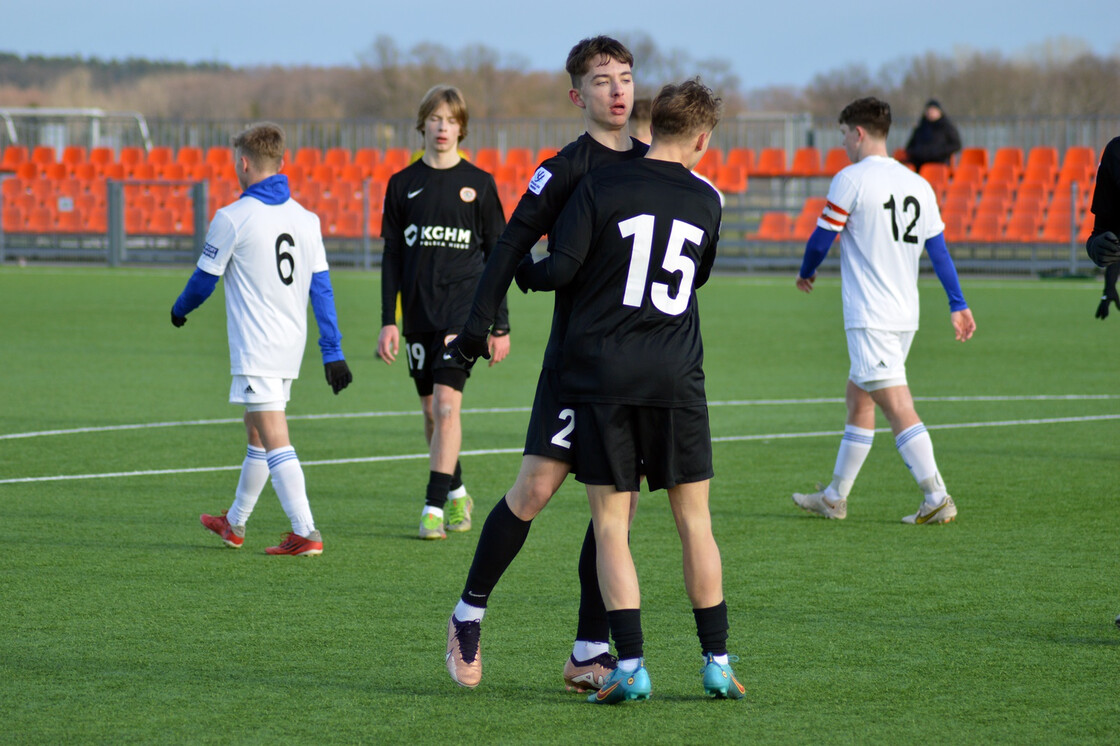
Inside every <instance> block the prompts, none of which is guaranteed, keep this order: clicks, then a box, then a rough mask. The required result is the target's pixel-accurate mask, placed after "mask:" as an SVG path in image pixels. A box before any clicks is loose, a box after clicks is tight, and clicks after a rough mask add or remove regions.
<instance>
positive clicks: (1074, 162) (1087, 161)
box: [1062, 145, 1097, 170]
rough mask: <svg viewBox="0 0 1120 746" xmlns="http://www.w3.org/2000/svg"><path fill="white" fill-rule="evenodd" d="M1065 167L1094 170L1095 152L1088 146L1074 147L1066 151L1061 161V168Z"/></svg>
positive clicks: (1095, 166)
mask: <svg viewBox="0 0 1120 746" xmlns="http://www.w3.org/2000/svg"><path fill="white" fill-rule="evenodd" d="M1066 166H1089V167H1090V168H1092V169H1093V170H1096V168H1097V156H1096V151H1094V150H1093V149H1092V148H1091V147H1089V146H1088V145H1074V146H1073V147H1071V148H1069V149H1068V150H1066V155H1065V157H1064V158H1063V159H1062V168H1065V167H1066Z"/></svg>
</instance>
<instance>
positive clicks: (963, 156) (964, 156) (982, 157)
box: [957, 148, 988, 174]
mask: <svg viewBox="0 0 1120 746" xmlns="http://www.w3.org/2000/svg"><path fill="white" fill-rule="evenodd" d="M969 165H975V166H979V168H980V173H982V174H983V173H987V171H988V150H987V148H963V149H962V150H961V153H960V156H958V158H957V167H958V168H960V167H961V166H969Z"/></svg>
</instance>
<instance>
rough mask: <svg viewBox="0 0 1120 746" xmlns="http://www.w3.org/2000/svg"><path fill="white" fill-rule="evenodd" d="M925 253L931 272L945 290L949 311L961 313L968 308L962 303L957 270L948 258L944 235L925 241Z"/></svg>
mask: <svg viewBox="0 0 1120 746" xmlns="http://www.w3.org/2000/svg"><path fill="white" fill-rule="evenodd" d="M926 252H927V253H928V254H929V260H930V261H931V262H933V271H934V272H936V273H937V279H939V280H941V287H943V288H945V295H947V296H949V310H950V311H963V310H964V309H966V308H968V304H967V303H965V302H964V293H962V292H961V283H960V280H958V279H957V268H956V266H955V265H954V264H953V257H951V256H949V247H948V246H946V245H945V234H944V233H938V234H937V235H936V236H934V237H933V238H930V239H927V240H926Z"/></svg>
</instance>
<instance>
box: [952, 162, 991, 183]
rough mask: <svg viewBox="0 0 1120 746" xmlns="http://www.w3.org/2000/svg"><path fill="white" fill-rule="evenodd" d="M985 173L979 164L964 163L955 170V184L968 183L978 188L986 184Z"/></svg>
mask: <svg viewBox="0 0 1120 746" xmlns="http://www.w3.org/2000/svg"><path fill="white" fill-rule="evenodd" d="M984 176H985V171H984V169H983V167H981V166H980V164H978V163H962V164H961V165H959V166H957V167H956V168H954V169H953V183H954V184H955V183H957V182H960V181H968V182H971V183H973V184H976V185H977V186H979V185H981V184H983V183H984Z"/></svg>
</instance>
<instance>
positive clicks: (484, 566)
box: [462, 497, 533, 608]
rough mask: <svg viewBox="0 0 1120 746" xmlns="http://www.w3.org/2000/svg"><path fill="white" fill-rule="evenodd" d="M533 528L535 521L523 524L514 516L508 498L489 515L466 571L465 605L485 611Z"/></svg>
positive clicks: (523, 522) (499, 502) (500, 501)
mask: <svg viewBox="0 0 1120 746" xmlns="http://www.w3.org/2000/svg"><path fill="white" fill-rule="evenodd" d="M532 525H533V522H532V521H523V520H521V519H520V518H518V517H517V516H515V515H514V514H513V511H512V510H510V509H509V505H508V504H507V503H506V499H505V497H503V498H502V499H501V500H499V501H498V504H497V505H495V506H494V509H493V510H491V511H490V515H488V516H486V522H485V523H483V524H482V532H481V533H479V535H478V546H476V547H475V549H474V560H473V561H472V562H471V569H470V570H469V571H468V572H467V585H466V587H465V588H463V595H462V599H463V602H464V603H468V604H470V605H471V606H480V607H482V608H486V601H487V599H489V598H490V593H491V592H493V590H494V586H495V585H497V584H498V581H499V580H500V579H501V577H502V573H504V572H505V571H506V568H507V567H509V564H510V563H511V562H513V558H514V557H516V556H517V553H518V552H520V551H521V547H522V545H523V544H524V543H525V537H527V536H528V535H529V527H530V526H532Z"/></svg>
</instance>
